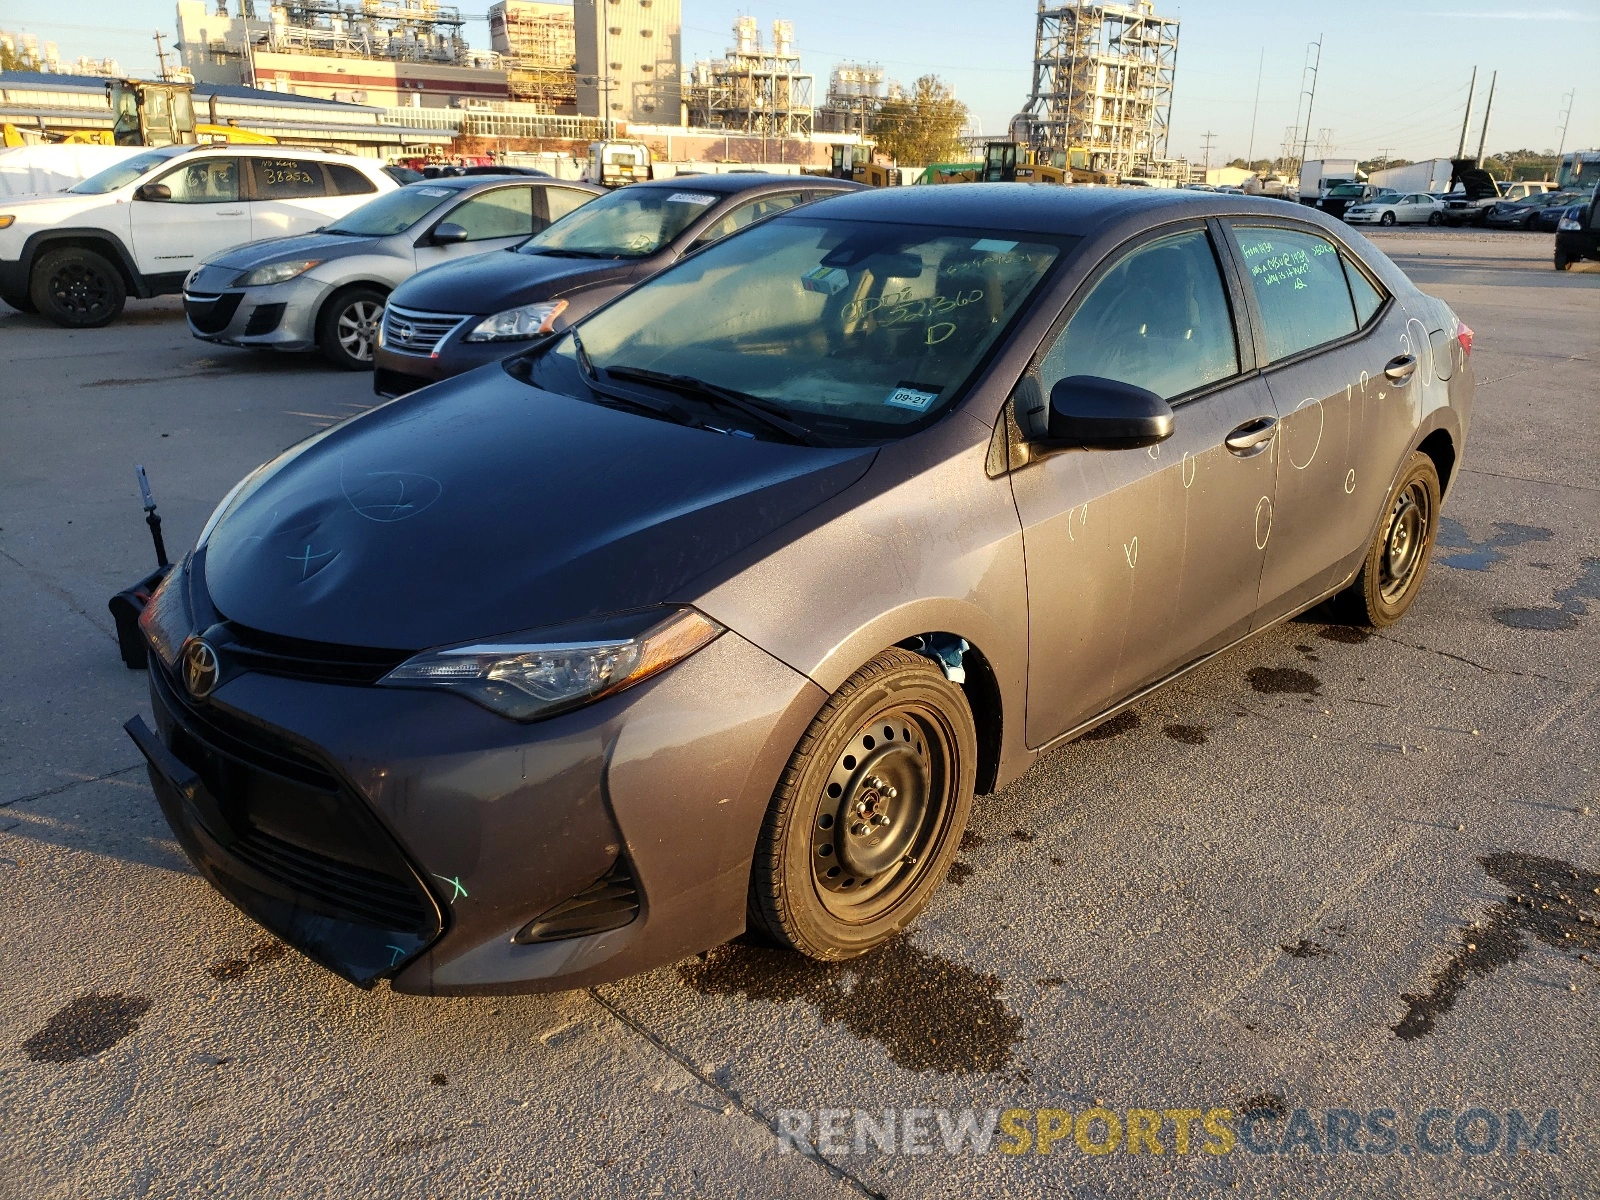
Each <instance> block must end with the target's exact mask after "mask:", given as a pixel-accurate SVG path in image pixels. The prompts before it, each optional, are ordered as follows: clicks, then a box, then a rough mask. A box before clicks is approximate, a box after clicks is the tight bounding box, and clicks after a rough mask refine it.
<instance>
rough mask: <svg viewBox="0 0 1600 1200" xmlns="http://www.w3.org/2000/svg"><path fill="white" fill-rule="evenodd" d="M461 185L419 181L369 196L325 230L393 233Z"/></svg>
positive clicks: (379, 234) (454, 193)
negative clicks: (369, 197) (422, 182)
mask: <svg viewBox="0 0 1600 1200" xmlns="http://www.w3.org/2000/svg"><path fill="white" fill-rule="evenodd" d="M460 194H461V189H459V188H449V187H439V186H437V185H434V184H416V183H413V184H411V185H409V186H408V187H403V188H400V189H399V190H398V191H393V192H389V193H388V194H386V195H383V196H379V197H378V198H377V199H376V200H369V201H367V202H366V203H365V204H363V205H362V206H361V207H360V208H358V209H356V210H354V211H353V212H350V213H347V214H345V215H344V216H342V217H340V218H339V219H338V220H337V221H335V222H334V223H333V224H332V225H329V226H327V227H326V228H325V229H324V230H323V231H322V232H323V233H344V234H349V235H351V236H353V237H393V236H394V235H395V234H397V233H404V232H405V231H406V230H408V229H410V228H411V227H412V226H413V225H415V224H416V223H417V222H418V221H420V220H422V218H423V217H425V216H427V215H428V214H429V213H431V212H432V211H433V210H434V209H436V208H438V207H439V206H440V205H442V204H444V202H445V201H447V200H449V199H451V198H452V197H454V196H459V195H460Z"/></svg>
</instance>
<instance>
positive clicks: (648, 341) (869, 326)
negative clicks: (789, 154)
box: [508, 201, 1079, 442]
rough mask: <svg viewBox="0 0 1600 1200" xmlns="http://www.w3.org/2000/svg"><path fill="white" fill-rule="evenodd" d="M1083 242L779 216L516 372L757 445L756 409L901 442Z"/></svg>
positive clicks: (688, 264)
mask: <svg viewBox="0 0 1600 1200" xmlns="http://www.w3.org/2000/svg"><path fill="white" fill-rule="evenodd" d="M596 203H597V204H598V203H601V202H600V201H596ZM582 211H585V210H580V213H581V212H582ZM1078 240H1079V239H1077V238H1075V237H1066V236H1053V235H1041V234H1017V233H1001V232H992V233H991V232H981V231H974V230H954V229H941V228H937V227H930V226H919V225H889V224H876V223H861V222H848V221H830V220H824V219H821V218H816V217H810V218H802V217H792V218H780V219H777V220H773V221H768V222H765V223H763V224H761V225H757V226H755V227H754V228H752V229H750V230H748V231H747V232H745V233H743V234H740V235H737V236H735V237H731V238H728V239H727V240H726V241H723V242H719V243H716V244H714V245H712V246H710V247H708V248H707V249H705V250H703V251H701V252H700V253H699V254H696V255H694V256H693V257H691V258H689V259H686V260H685V261H684V262H682V263H681V264H679V265H678V266H676V267H674V268H672V269H671V270H669V271H666V272H664V273H663V274H661V275H658V276H657V277H656V278H654V279H653V280H651V281H649V282H648V283H645V284H643V285H641V286H640V287H638V288H636V289H634V290H633V291H632V292H630V293H628V294H626V295H624V296H623V297H621V298H620V299H618V300H616V301H614V302H613V303H612V304H611V305H609V306H608V307H606V308H604V309H602V310H601V311H599V312H597V313H595V314H594V315H593V316H592V317H590V318H588V319H587V320H585V321H582V322H580V323H579V325H578V326H577V327H576V332H575V334H574V333H568V334H567V335H566V336H564V337H561V338H559V339H557V340H555V341H553V342H552V343H549V344H547V346H546V347H543V348H541V349H539V350H535V351H533V352H531V353H530V355H529V356H527V358H526V359H524V360H523V366H521V367H514V368H513V367H508V369H511V370H512V371H513V374H516V375H518V377H520V378H524V379H526V380H527V381H528V382H530V383H533V384H534V385H536V386H538V387H543V388H547V389H549V390H551V391H557V392H562V393H565V394H567V395H577V396H579V397H580V398H590V397H593V398H595V399H596V400H597V401H598V402H601V403H615V402H619V401H620V402H623V403H627V402H628V401H629V400H630V399H632V398H634V397H636V396H637V395H638V393H639V392H640V391H641V389H642V390H644V392H645V395H646V397H647V401H646V404H645V405H638V404H637V403H636V405H635V406H637V407H649V408H650V409H651V410H652V411H653V412H654V413H655V414H656V415H657V416H661V417H663V418H665V419H669V420H678V421H680V422H682V423H685V424H697V425H707V424H709V423H710V422H711V421H713V420H715V424H716V425H728V424H731V425H732V426H734V429H735V431H740V432H743V431H746V430H748V431H749V432H748V433H747V434H746V436H755V437H771V436H774V432H775V431H774V429H773V428H772V423H771V422H767V421H764V420H762V419H761V416H760V413H757V414H751V413H749V412H748V411H743V412H741V411H735V410H736V409H738V408H740V406H741V404H742V407H743V408H744V409H745V410H748V409H749V407H750V406H751V405H754V406H758V407H759V409H760V410H761V412H764V413H766V414H769V415H775V416H777V417H778V418H780V420H782V421H783V422H785V423H788V424H791V425H795V426H798V427H799V429H800V432H801V433H802V434H804V435H808V436H798V437H797V436H794V431H793V430H790V431H788V432H789V434H790V439H791V440H796V441H828V442H833V441H854V440H878V439H883V438H893V437H899V436H902V435H904V434H906V433H909V432H911V431H912V430H913V429H916V428H921V427H922V426H923V425H925V424H928V423H930V422H931V421H933V420H934V419H936V417H937V414H939V413H940V412H942V411H944V410H945V409H947V408H948V407H949V406H950V405H951V404H953V403H954V402H955V401H956V400H957V399H958V398H959V397H960V396H961V395H962V394H963V392H964V390H965V389H966V388H967V386H968V385H969V384H970V383H971V381H972V380H973V379H974V378H975V377H976V376H977V375H978V373H979V372H980V370H981V369H982V367H983V366H984V365H985V363H986V361H987V359H988V356H989V354H990V352H991V351H992V350H993V349H994V348H995V347H996V346H997V344H998V343H999V341H1000V339H1001V337H1002V336H1003V335H1004V334H1005V332H1006V331H1007V329H1008V328H1009V327H1010V326H1011V325H1012V324H1013V322H1014V321H1015V320H1016V319H1017V317H1018V315H1019V314H1020V313H1021V312H1022V311H1023V310H1024V308H1025V307H1026V306H1027V305H1028V303H1029V301H1030V299H1031V298H1032V297H1033V296H1034V295H1035V294H1036V293H1037V292H1038V290H1039V288H1040V287H1041V285H1042V284H1043V282H1044V281H1045V279H1046V278H1047V277H1048V276H1049V275H1050V274H1051V272H1052V269H1053V268H1054V267H1055V265H1056V264H1057V263H1058V262H1059V261H1060V260H1062V259H1064V258H1065V257H1066V255H1067V253H1068V252H1069V251H1070V250H1071V248H1072V247H1073V246H1074V245H1075V244H1076V243H1077V241H1078ZM513 361H515V360H513ZM730 393H731V394H733V395H735V396H736V397H737V402H734V401H729V400H728V398H727V397H728V395H729V394H730ZM663 396H669V397H670V400H663V399H662V397H663ZM699 405H710V406H711V411H710V413H709V415H705V416H701V415H700V414H699V413H698V411H697V406H699ZM752 416H753V417H754V418H755V419H754V420H751V419H750V418H751V417H752ZM784 432H785V431H783V430H782V429H781V428H779V429H778V430H777V431H776V433H777V435H778V436H782V434H783V433H784Z"/></svg>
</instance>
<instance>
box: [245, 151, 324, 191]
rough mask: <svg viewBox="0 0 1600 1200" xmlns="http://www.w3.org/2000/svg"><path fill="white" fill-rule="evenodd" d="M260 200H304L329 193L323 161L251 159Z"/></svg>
mask: <svg viewBox="0 0 1600 1200" xmlns="http://www.w3.org/2000/svg"><path fill="white" fill-rule="evenodd" d="M250 172H251V181H252V182H253V183H254V184H255V198H256V199H257V200H305V199H309V198H312V197H316V196H326V195H328V183H327V180H326V179H325V178H324V177H323V174H322V164H321V163H319V162H317V161H316V160H315V159H309V158H252V159H251V160H250Z"/></svg>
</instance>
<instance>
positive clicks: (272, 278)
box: [228, 258, 322, 287]
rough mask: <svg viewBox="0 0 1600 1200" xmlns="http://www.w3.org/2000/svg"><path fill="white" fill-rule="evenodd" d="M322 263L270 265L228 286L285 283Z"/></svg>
mask: <svg viewBox="0 0 1600 1200" xmlns="http://www.w3.org/2000/svg"><path fill="white" fill-rule="evenodd" d="M321 261H322V260H321V259H320V258H297V259H294V260H292V261H290V262H280V263H269V264H268V265H267V266H264V267H257V268H256V269H255V270H254V271H246V272H245V273H244V274H243V275H241V276H239V278H237V279H235V280H234V281H233V282H232V283H231V284H229V285H228V286H229V287H265V286H267V284H269V283H284V282H286V281H287V280H290V279H293V278H294V277H295V276H296V275H304V274H305V273H306V272H307V271H309V270H311V268H312V267H314V266H316V265H317V264H318V263H319V262H321Z"/></svg>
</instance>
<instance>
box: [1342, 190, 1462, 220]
mask: <svg viewBox="0 0 1600 1200" xmlns="http://www.w3.org/2000/svg"><path fill="white" fill-rule="evenodd" d="M1344 219H1345V220H1346V221H1348V222H1349V223H1350V224H1352V225H1442V224H1444V197H1443V196H1432V195H1429V194H1428V193H1427V192H1409V193H1407V194H1406V195H1404V196H1384V197H1382V198H1380V199H1375V200H1364V201H1362V202H1361V203H1360V204H1353V205H1351V206H1350V207H1349V208H1347V209H1345V210H1344Z"/></svg>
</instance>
